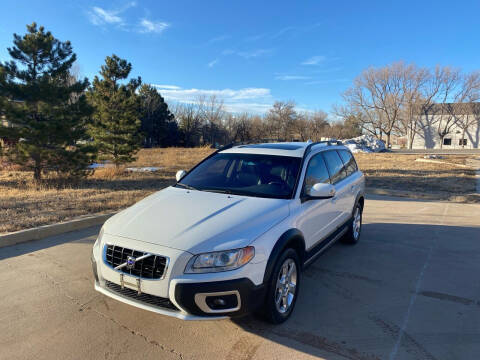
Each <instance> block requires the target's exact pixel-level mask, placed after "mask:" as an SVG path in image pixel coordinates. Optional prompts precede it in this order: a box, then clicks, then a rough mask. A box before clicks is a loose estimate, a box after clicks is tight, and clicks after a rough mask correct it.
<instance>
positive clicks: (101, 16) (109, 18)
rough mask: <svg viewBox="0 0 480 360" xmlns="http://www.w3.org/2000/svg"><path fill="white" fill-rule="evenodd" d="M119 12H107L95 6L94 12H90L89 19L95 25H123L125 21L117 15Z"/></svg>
mask: <svg viewBox="0 0 480 360" xmlns="http://www.w3.org/2000/svg"><path fill="white" fill-rule="evenodd" d="M117 14H118V12H117V11H113V10H105V9H102V8H101V7H98V6H94V7H93V8H92V11H90V12H88V18H89V19H90V22H91V23H92V24H93V25H104V24H121V23H123V19H122V18H121V17H120V16H118V15H117Z"/></svg>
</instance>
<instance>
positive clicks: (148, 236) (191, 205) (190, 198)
mask: <svg viewBox="0 0 480 360" xmlns="http://www.w3.org/2000/svg"><path fill="white" fill-rule="evenodd" d="M288 214H289V209H288V200H284V199H267V198H258V197H246V196H238V195H227V194H219V193H212V192H205V191H194V190H185V189H180V188H174V187H168V188H166V189H164V190H162V191H159V192H157V193H155V194H153V195H150V196H148V197H147V198H145V199H143V200H142V201H140V202H138V203H137V204H135V205H133V206H131V207H129V208H128V209H125V210H123V211H121V212H120V213H118V214H116V215H115V216H113V217H111V218H110V219H109V220H108V221H107V222H106V223H105V226H104V231H105V233H107V234H110V235H115V236H121V237H125V238H130V239H135V240H139V241H144V242H148V243H153V244H156V245H161V246H168V247H171V248H174V249H178V250H184V251H189V252H191V253H194V254H196V253H201V252H209V251H217V250H226V249H234V248H239V247H244V246H247V245H248V244H250V243H251V242H252V241H253V240H255V239H256V238H257V237H258V236H260V235H262V234H263V233H264V232H266V231H267V230H269V229H270V228H271V227H273V226H274V225H275V224H277V223H279V222H280V221H282V220H283V219H285V218H286V217H287V216H288Z"/></svg>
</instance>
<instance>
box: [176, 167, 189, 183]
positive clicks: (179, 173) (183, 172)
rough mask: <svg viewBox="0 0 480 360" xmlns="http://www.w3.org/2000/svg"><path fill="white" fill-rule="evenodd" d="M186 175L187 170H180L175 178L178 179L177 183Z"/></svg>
mask: <svg viewBox="0 0 480 360" xmlns="http://www.w3.org/2000/svg"><path fill="white" fill-rule="evenodd" d="M185 175H187V172H186V171H185V170H178V171H177V173H176V174H175V178H176V179H177V181H180V180H181V179H182V178H183V177H184V176H185Z"/></svg>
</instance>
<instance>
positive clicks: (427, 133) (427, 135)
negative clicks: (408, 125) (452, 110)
mask: <svg viewBox="0 0 480 360" xmlns="http://www.w3.org/2000/svg"><path fill="white" fill-rule="evenodd" d="M445 121H447V116H446V115H443V116H442V115H435V116H428V117H426V116H424V115H423V116H422V117H421V121H420V123H421V124H423V126H422V127H420V128H418V129H417V134H416V135H415V137H414V140H413V144H412V147H413V149H441V148H443V149H462V145H461V143H460V140H461V139H462V129H461V128H459V127H458V126H456V125H453V126H452V127H451V130H450V133H449V134H447V135H445V138H444V142H445V139H450V140H451V141H450V145H446V144H443V146H441V139H440V136H439V135H438V128H439V122H440V124H442V125H443V124H444V122H445ZM440 128H442V127H441V126H440ZM409 136H410V134H409ZM465 139H466V140H467V144H466V145H465V146H464V147H463V148H465V149H480V120H477V122H476V123H475V124H473V125H472V126H470V127H469V128H468V130H467V132H466V133H465Z"/></svg>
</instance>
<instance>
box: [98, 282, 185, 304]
mask: <svg viewBox="0 0 480 360" xmlns="http://www.w3.org/2000/svg"><path fill="white" fill-rule="evenodd" d="M106 286H107V288H108V289H109V290H111V291H113V292H115V293H117V294H119V295H122V296H124V297H128V298H130V299H132V300H136V301H139V302H142V303H145V304H149V305H153V306H157V307H159V308H163V309H167V310H173V311H180V310H179V309H178V308H177V307H176V306H175V305H173V303H172V302H171V301H170V300H169V299H167V298H163V297H160V296H155V295H150V294H144V293H142V294H140V295H138V292H137V291H136V290H132V289H128V288H126V287H124V288H123V289H122V287H121V286H120V285H117V284H115V283H112V282H110V281H108V280H107V281H106Z"/></svg>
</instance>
